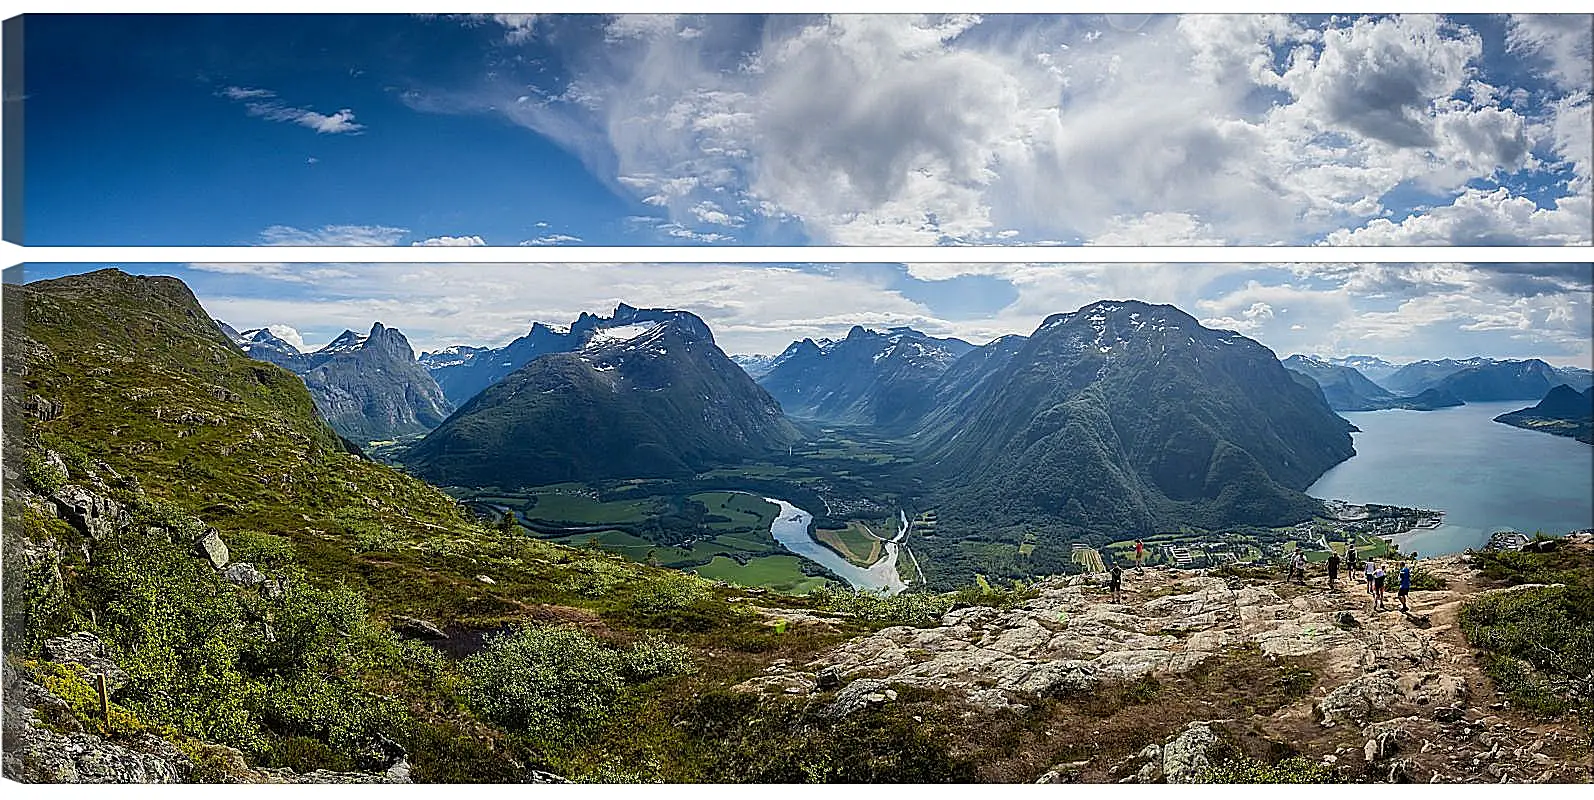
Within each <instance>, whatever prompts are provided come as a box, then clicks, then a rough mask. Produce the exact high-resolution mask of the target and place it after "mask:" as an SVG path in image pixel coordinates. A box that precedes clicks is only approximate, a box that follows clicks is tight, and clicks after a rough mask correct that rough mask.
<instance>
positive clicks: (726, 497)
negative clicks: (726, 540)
mask: <svg viewBox="0 0 1594 800" xmlns="http://www.w3.org/2000/svg"><path fill="white" fill-rule="evenodd" d="M690 499H692V500H696V501H697V502H699V503H702V504H703V505H704V506H705V507H707V508H708V513H710V514H714V515H716V516H721V517H728V518H729V519H730V521H729V522H710V523H708V527H710V528H713V529H714V530H718V531H746V530H763V531H768V530H769V526H770V523H772V522H774V521H775V516H776V515H777V514H779V513H780V506H777V505H775V504H774V503H771V502H769V501H768V500H765V499H763V498H762V497H754V496H752V495H750V494H743V493H741V492H699V493H698V494H694V495H692V496H691V498H690Z"/></svg>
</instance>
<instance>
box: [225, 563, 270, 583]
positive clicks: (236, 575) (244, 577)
mask: <svg viewBox="0 0 1594 800" xmlns="http://www.w3.org/2000/svg"><path fill="white" fill-rule="evenodd" d="M221 576H222V577H223V578H226V579H227V580H228V581H230V582H232V583H236V584H238V585H239V586H245V587H249V586H259V585H260V584H262V583H265V582H266V574H265V573H263V572H261V571H260V570H258V569H255V565H253V564H250V563H248V562H247V561H238V562H235V563H233V564H229V565H228V566H227V569H225V570H222V573H221Z"/></svg>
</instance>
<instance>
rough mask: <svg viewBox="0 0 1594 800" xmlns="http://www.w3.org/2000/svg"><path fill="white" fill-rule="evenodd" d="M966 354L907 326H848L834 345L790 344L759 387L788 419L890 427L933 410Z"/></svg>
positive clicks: (958, 343) (958, 344)
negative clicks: (945, 379) (939, 389)
mask: <svg viewBox="0 0 1594 800" xmlns="http://www.w3.org/2000/svg"><path fill="white" fill-rule="evenodd" d="M973 349H974V345H971V344H969V343H968V342H965V341H963V340H962V339H937V338H934V337H931V336H927V335H925V334H923V333H920V332H919V331H916V330H913V329H912V328H890V329H888V330H885V331H875V330H870V329H868V328H865V327H863V326H861V325H855V326H853V328H852V330H850V331H849V332H848V333H847V336H846V338H844V339H841V340H840V341H826V342H824V343H819V342H815V341H814V340H813V339H803V340H802V341H800V342H794V343H793V344H792V345H791V346H790V347H788V348H786V350H785V352H783V353H781V354H780V355H779V356H778V357H776V358H775V359H774V361H773V362H772V363H771V364H770V366H769V369H768V370H767V371H766V372H764V373H763V374H762V375H760V376H758V383H759V385H760V386H763V387H764V388H765V389H766V390H768V391H769V393H770V394H771V395H773V396H774V398H775V399H776V400H778V401H780V405H781V408H783V409H785V411H786V412H787V413H788V414H793V415H796V416H800V417H813V418H819V419H824V420H827V421H831V422H843V423H850V424H859V425H872V426H877V427H881V428H886V429H896V428H900V427H902V426H903V425H905V424H908V423H911V422H914V421H916V420H918V419H920V418H921V417H923V416H924V415H925V414H926V413H928V412H929V410H930V409H931V408H933V407H934V405H935V401H936V398H935V394H934V389H935V386H936V384H937V382H938V381H939V380H940V378H941V377H942V376H943V375H945V374H946V372H947V370H948V369H950V368H951V366H952V364H953V363H954V362H956V361H957V360H958V358H959V357H961V356H962V355H964V354H965V353H967V352H969V351H970V350H973Z"/></svg>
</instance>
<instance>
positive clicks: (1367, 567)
mask: <svg viewBox="0 0 1594 800" xmlns="http://www.w3.org/2000/svg"><path fill="white" fill-rule="evenodd" d="M1373 566H1374V565H1373V560H1372V559H1370V558H1369V559H1367V560H1366V561H1365V562H1363V563H1362V571H1363V572H1365V573H1366V574H1367V593H1368V594H1372V593H1373Z"/></svg>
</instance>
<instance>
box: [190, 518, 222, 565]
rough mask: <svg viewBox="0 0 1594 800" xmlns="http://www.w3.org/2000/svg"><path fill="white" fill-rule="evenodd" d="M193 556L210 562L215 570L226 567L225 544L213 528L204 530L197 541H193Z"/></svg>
mask: <svg viewBox="0 0 1594 800" xmlns="http://www.w3.org/2000/svg"><path fill="white" fill-rule="evenodd" d="M194 554H195V555H197V556H199V557H200V558H204V559H207V560H209V561H210V565H211V566H212V567H214V568H216V569H221V568H223V567H225V566H227V559H228V554H227V543H226V542H223V541H222V540H221V533H220V532H218V531H217V530H216V529H215V528H206V529H205V532H204V533H203V534H200V536H199V538H198V539H195V540H194Z"/></svg>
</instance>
